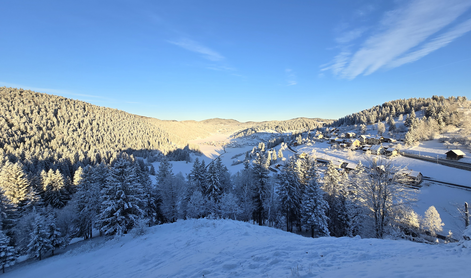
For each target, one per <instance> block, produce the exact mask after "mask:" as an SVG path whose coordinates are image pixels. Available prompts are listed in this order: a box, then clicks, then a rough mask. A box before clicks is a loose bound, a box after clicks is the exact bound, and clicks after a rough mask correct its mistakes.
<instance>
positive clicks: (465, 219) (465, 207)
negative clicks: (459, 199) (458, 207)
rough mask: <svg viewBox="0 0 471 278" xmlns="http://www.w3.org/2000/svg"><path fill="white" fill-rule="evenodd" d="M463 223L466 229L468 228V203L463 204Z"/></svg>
mask: <svg viewBox="0 0 471 278" xmlns="http://www.w3.org/2000/svg"><path fill="white" fill-rule="evenodd" d="M464 222H465V225H466V227H468V226H469V210H468V203H467V202H464Z"/></svg>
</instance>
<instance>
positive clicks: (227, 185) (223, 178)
mask: <svg viewBox="0 0 471 278" xmlns="http://www.w3.org/2000/svg"><path fill="white" fill-rule="evenodd" d="M214 166H215V168H216V172H217V173H218V176H219V183H220V184H221V192H222V193H228V192H231V191H232V183H231V174H230V173H229V170H228V169H227V167H226V166H225V165H224V164H223V163H222V160H221V157H218V158H216V159H215V160H214Z"/></svg>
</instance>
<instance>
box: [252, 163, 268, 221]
mask: <svg viewBox="0 0 471 278" xmlns="http://www.w3.org/2000/svg"><path fill="white" fill-rule="evenodd" d="M252 173H253V177H254V187H253V200H254V206H255V208H254V212H253V219H254V220H255V221H257V223H258V224H259V225H260V226H261V225H263V223H264V220H265V210H264V208H263V203H264V200H265V198H266V195H267V183H268V169H267V168H265V161H264V159H263V156H262V155H260V154H257V156H256V158H255V161H254V165H253V171H252Z"/></svg>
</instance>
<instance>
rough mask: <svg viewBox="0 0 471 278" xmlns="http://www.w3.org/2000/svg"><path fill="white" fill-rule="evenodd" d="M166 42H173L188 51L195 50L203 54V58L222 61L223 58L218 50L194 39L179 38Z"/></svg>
mask: <svg viewBox="0 0 471 278" xmlns="http://www.w3.org/2000/svg"><path fill="white" fill-rule="evenodd" d="M167 42H168V43H171V44H174V45H176V46H179V47H181V48H184V49H186V50H188V51H191V52H195V53H198V54H201V55H203V57H204V58H205V59H208V60H210V61H222V60H224V59H225V58H224V56H222V55H221V54H219V53H218V52H216V51H214V50H212V49H210V48H208V47H206V46H204V45H202V44H200V43H198V42H196V41H194V40H190V39H188V38H180V39H178V40H175V41H167Z"/></svg>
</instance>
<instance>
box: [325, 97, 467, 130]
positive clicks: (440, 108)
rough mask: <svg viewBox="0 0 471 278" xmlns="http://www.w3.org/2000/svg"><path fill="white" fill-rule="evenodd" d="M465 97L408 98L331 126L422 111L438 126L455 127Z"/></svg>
mask: <svg viewBox="0 0 471 278" xmlns="http://www.w3.org/2000/svg"><path fill="white" fill-rule="evenodd" d="M466 102H467V99H466V97H464V96H462V97H449V98H445V97H443V96H433V97H432V98H410V99H399V100H393V101H388V102H385V103H383V104H382V105H377V106H375V107H372V108H370V109H366V110H363V111H360V112H358V113H354V114H351V115H348V116H345V117H343V118H340V119H338V120H336V121H334V122H333V123H332V124H331V126H337V127H338V126H346V125H361V124H364V125H371V124H375V123H377V122H378V121H386V120H387V119H388V118H391V117H392V118H395V117H399V115H404V117H406V115H409V114H411V113H412V112H414V113H415V112H417V111H420V110H422V109H424V110H425V116H427V117H433V118H434V119H436V120H437V121H438V122H439V124H440V125H442V124H443V125H457V124H458V121H459V113H460V112H459V111H458V107H461V106H462V105H465V104H466Z"/></svg>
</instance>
